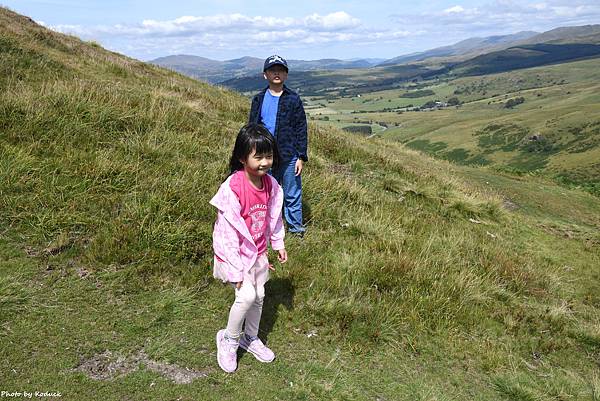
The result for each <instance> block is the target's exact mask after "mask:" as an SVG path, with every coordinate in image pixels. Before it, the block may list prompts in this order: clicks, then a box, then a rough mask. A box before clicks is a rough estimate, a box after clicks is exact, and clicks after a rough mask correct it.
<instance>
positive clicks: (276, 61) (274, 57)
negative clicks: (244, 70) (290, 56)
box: [263, 54, 288, 72]
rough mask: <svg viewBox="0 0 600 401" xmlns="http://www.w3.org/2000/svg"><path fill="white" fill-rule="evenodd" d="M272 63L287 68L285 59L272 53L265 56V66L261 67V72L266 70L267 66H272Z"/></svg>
mask: <svg viewBox="0 0 600 401" xmlns="http://www.w3.org/2000/svg"><path fill="white" fill-rule="evenodd" d="M274 65H282V66H284V67H285V69H286V71H287V70H288V65H287V61H285V59H284V58H283V57H281V56H278V55H276V54H274V55H272V56H270V57H267V59H266V60H265V66H264V67H263V72H264V71H267V70H268V69H269V68H271V67H273V66H274Z"/></svg>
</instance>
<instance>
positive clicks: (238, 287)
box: [235, 281, 242, 290]
mask: <svg viewBox="0 0 600 401" xmlns="http://www.w3.org/2000/svg"><path fill="white" fill-rule="evenodd" d="M241 287H242V282H241V281H240V282H237V283H235V288H236V289H238V290H239V289H240V288H241Z"/></svg>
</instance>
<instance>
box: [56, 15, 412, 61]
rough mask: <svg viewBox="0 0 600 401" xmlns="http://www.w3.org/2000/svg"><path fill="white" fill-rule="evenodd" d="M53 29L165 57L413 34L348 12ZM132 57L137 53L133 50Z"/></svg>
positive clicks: (393, 38) (194, 18) (118, 48)
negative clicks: (367, 22)
mask: <svg viewBox="0 0 600 401" xmlns="http://www.w3.org/2000/svg"><path fill="white" fill-rule="evenodd" d="M50 28H52V29H54V30H56V31H59V32H63V33H69V34H75V35H77V36H80V37H82V38H83V39H93V40H96V41H98V42H100V43H104V44H105V45H107V46H108V47H109V48H111V49H113V50H116V51H126V49H127V50H129V49H131V48H135V49H136V52H135V53H136V55H138V56H139V55H146V54H150V53H154V54H156V49H161V52H160V55H165V54H174V53H182V52H186V53H196V54H207V53H209V52H210V51H211V50H213V49H225V48H228V49H230V50H231V51H236V50H237V51H242V52H244V53H248V52H252V51H253V52H255V53H256V52H260V49H271V48H290V47H293V46H302V45H304V46H314V45H318V44H327V43H329V44H332V43H339V44H344V43H345V44H351V45H353V46H354V45H365V44H372V43H373V41H374V40H376V41H377V43H388V42H390V43H392V42H395V41H396V42H397V41H398V40H399V39H401V38H405V37H407V36H410V35H411V32H410V31H409V30H398V29H389V28H379V29H375V28H369V27H365V26H364V25H363V23H362V21H361V20H360V19H358V18H355V17H353V16H352V15H350V14H348V13H346V12H344V11H338V12H334V13H331V14H327V15H320V14H310V15H307V16H304V17H300V18H291V17H271V16H247V15H243V14H219V15H210V16H181V17H178V18H175V19H171V20H153V19H148V20H144V21H142V22H140V23H137V24H129V25H123V24H118V25H110V26H108V25H97V26H91V27H85V26H81V25H56V26H52V27H50ZM257 49H258V50H257ZM263 51H264V50H263ZM127 53H128V54H132V52H131V51H127ZM261 53H262V52H261Z"/></svg>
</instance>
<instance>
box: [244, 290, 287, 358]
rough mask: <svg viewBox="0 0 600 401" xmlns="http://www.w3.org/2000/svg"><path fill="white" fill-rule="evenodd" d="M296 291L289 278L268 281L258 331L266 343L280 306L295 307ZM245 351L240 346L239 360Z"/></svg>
mask: <svg viewBox="0 0 600 401" xmlns="http://www.w3.org/2000/svg"><path fill="white" fill-rule="evenodd" d="M295 292H296V289H295V288H294V285H293V284H292V280H290V279H289V278H274V279H271V280H269V281H268V282H267V284H266V287H265V300H264V303H263V310H262V316H261V318H260V327H259V332H258V336H259V337H260V338H261V340H262V341H263V342H264V343H265V344H267V342H268V337H269V334H271V332H272V331H273V327H274V326H275V323H276V322H277V318H278V317H279V306H280V305H282V306H283V307H284V308H286V309H287V310H292V309H294V295H295ZM245 353H246V351H245V350H243V349H242V347H240V348H238V360H239V359H240V358H241V357H243V355H244V354H245Z"/></svg>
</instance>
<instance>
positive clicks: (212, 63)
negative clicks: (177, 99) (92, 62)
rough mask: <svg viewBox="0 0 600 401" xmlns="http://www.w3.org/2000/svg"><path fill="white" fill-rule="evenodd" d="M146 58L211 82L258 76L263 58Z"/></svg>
mask: <svg viewBox="0 0 600 401" xmlns="http://www.w3.org/2000/svg"><path fill="white" fill-rule="evenodd" d="M149 62H150V63H152V64H156V65H158V66H160V67H165V68H169V69H171V70H174V71H177V72H180V73H182V74H185V75H188V76H191V77H194V78H198V79H201V80H204V81H207V82H210V83H220V82H223V81H226V80H230V79H234V78H239V77H245V76H259V77H260V74H261V71H262V67H263V62H264V60H263V59H259V58H256V57H248V56H246V57H242V58H238V59H233V60H226V61H217V60H211V59H208V58H205V57H199V56H191V55H175V56H167V57H160V58H157V59H154V60H151V61H149ZM379 62H381V59H353V60H339V59H320V60H288V65H289V67H290V69H292V70H294V71H313V70H340V69H348V68H369V67H372V66H373V65H375V64H377V63H379Z"/></svg>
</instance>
